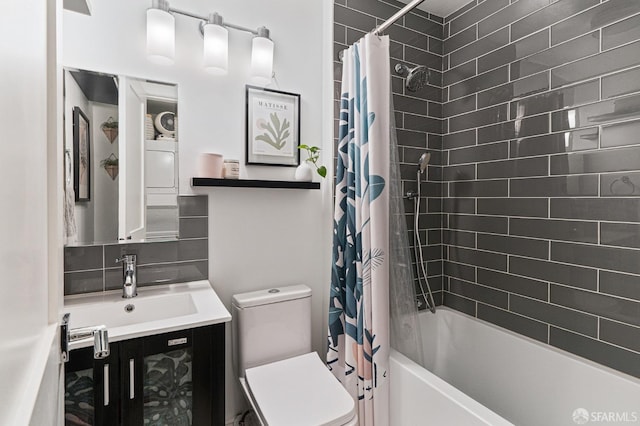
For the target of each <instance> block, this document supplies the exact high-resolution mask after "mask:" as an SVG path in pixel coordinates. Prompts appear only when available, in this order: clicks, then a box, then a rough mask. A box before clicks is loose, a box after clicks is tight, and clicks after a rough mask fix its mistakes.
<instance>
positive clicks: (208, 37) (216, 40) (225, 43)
mask: <svg viewBox="0 0 640 426" xmlns="http://www.w3.org/2000/svg"><path fill="white" fill-rule="evenodd" d="M203 32H204V68H205V69H206V70H207V71H209V72H210V73H212V74H217V75H223V74H226V73H227V70H228V69H229V31H228V30H227V29H226V28H224V27H223V26H221V25H216V24H205V25H204V29H203Z"/></svg>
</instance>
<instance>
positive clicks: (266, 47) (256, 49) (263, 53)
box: [251, 27, 273, 85]
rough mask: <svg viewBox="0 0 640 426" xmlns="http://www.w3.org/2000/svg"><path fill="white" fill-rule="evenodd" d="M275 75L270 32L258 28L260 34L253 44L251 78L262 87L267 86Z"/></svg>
mask: <svg viewBox="0 0 640 426" xmlns="http://www.w3.org/2000/svg"><path fill="white" fill-rule="evenodd" d="M272 73H273V41H271V39H270V38H269V30H268V29H266V28H265V27H260V28H258V34H257V35H256V36H255V37H254V38H253V41H252V42H251V77H252V78H253V80H254V82H255V83H257V84H260V85H267V84H269V82H270V81H271V75H272Z"/></svg>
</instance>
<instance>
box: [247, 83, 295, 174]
mask: <svg viewBox="0 0 640 426" xmlns="http://www.w3.org/2000/svg"><path fill="white" fill-rule="evenodd" d="M246 96H247V97H246V107H247V116H246V136H247V141H246V164H248V165H252V164H253V165H264V166H289V167H296V166H298V164H300V150H299V149H298V145H299V144H300V95H298V94H295V93H287V92H281V91H279V90H271V89H265V88H262V87H254V86H247V87H246Z"/></svg>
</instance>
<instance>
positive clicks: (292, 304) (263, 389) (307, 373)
mask: <svg viewBox="0 0 640 426" xmlns="http://www.w3.org/2000/svg"><path fill="white" fill-rule="evenodd" d="M232 309H233V314H232V315H233V321H232V325H233V357H234V367H235V368H236V371H237V373H238V375H239V377H240V383H241V385H242V388H243V389H244V392H245V395H246V396H247V399H248V400H249V402H250V403H251V405H252V406H253V409H254V410H255V412H256V414H257V415H258V417H259V418H260V421H261V422H262V424H263V425H265V426H266V425H268V426H312V425H317V426H320V425H322V426H352V425H356V424H357V423H358V419H357V415H356V406H355V402H354V400H353V398H352V397H351V395H349V393H348V392H347V391H346V390H345V389H344V388H343V387H342V385H341V384H340V382H338V380H337V379H336V378H335V377H334V376H333V374H331V372H330V371H329V370H328V368H327V366H326V365H325V364H324V363H323V362H322V361H321V360H320V357H319V356H318V354H317V353H315V352H312V351H311V289H310V288H309V287H307V286H304V285H296V286H291V287H280V288H273V289H269V290H262V291H254V292H250V293H242V294H236V295H234V296H233V307H232Z"/></svg>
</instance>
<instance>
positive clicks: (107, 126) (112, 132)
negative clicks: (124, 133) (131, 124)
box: [100, 117, 118, 143]
mask: <svg viewBox="0 0 640 426" xmlns="http://www.w3.org/2000/svg"><path fill="white" fill-rule="evenodd" d="M100 128H101V129H102V132H103V133H104V134H105V136H106V137H107V139H109V142H111V143H113V141H114V140H116V138H117V137H118V122H117V121H115V120H114V119H113V117H109V118H108V119H107V121H105V122H104V123H102V125H100Z"/></svg>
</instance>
